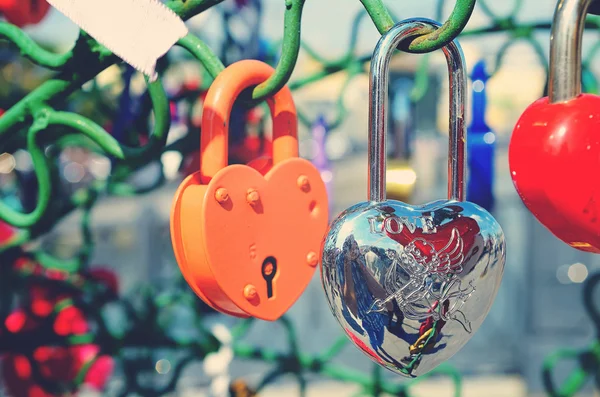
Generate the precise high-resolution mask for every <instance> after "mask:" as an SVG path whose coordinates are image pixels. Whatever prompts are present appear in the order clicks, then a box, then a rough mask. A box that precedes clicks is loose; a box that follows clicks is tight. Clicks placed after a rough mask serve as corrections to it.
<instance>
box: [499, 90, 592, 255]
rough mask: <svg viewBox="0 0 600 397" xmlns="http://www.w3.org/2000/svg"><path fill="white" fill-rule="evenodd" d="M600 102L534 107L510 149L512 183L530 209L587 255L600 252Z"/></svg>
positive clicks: (581, 99) (545, 101)
mask: <svg viewBox="0 0 600 397" xmlns="http://www.w3.org/2000/svg"><path fill="white" fill-rule="evenodd" d="M598 129H600V97H597V96H595V95H586V94H584V95H581V96H579V97H578V98H576V99H573V100H571V101H568V102H561V103H553V104H550V103H549V100H548V98H547V97H546V98H542V99H540V100H538V101H536V102H534V103H533V104H532V105H531V106H530V107H529V108H528V109H527V110H526V111H525V113H523V115H522V116H521V118H520V119H519V121H518V122H517V125H516V127H515V130H514V132H513V135H512V138H511V142H510V146H509V162H510V170H511V175H512V179H513V182H514V185H515V188H516V189H517V192H518V193H519V195H520V196H521V198H522V200H523V203H524V204H525V206H526V207H527V208H528V209H529V210H530V211H531V212H532V213H533V214H534V215H535V216H536V218H537V219H538V220H539V221H540V222H541V223H542V224H544V225H545V226H546V227H547V228H548V229H549V230H550V231H551V232H552V233H554V235H556V236H557V237H558V238H560V239H561V240H563V241H565V242H566V243H567V244H569V245H570V246H572V247H574V248H577V249H580V250H582V251H589V252H595V253H600V196H596V194H597V193H600V183H599V182H598V181H597V180H595V179H594V178H590V173H589V172H592V170H596V169H598V168H600V154H599V151H600V140H599V139H598V137H597V135H598V133H597V131H598Z"/></svg>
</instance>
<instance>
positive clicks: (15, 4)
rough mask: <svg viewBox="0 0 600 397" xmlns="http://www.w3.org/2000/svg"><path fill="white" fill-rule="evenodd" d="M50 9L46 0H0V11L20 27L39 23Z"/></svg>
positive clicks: (9, 20)
mask: <svg viewBox="0 0 600 397" xmlns="http://www.w3.org/2000/svg"><path fill="white" fill-rule="evenodd" d="M49 10H50V4H49V3H48V2H47V1H46V0H0V13H2V14H3V15H4V16H5V17H6V20H7V21H8V22H10V23H12V24H14V25H17V26H19V27H23V26H27V25H33V24H36V23H39V22H40V21H41V20H42V19H44V17H45V16H46V14H47V13H48V11H49Z"/></svg>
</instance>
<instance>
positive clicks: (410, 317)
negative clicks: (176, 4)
mask: <svg viewBox="0 0 600 397" xmlns="http://www.w3.org/2000/svg"><path fill="white" fill-rule="evenodd" d="M431 27H434V28H436V27H439V24H438V23H437V22H434V21H430V20H427V19H422V18H419V19H410V20H405V21H403V22H400V23H398V24H397V25H396V26H394V27H393V28H392V29H390V30H389V31H388V32H387V33H386V34H384V35H383V37H382V38H381V39H380V41H379V43H378V44H377V47H376V48H375V51H374V54H373V59H372V62H371V71H370V86H369V91H370V99H371V101H370V104H369V105H370V106H369V128H370V131H369V201H366V202H362V203H359V204H356V205H354V206H353V207H350V208H348V209H347V210H346V211H344V212H343V213H342V214H340V215H339V216H338V217H337V218H336V219H335V220H334V221H333V223H332V224H331V226H330V228H329V231H328V233H327V234H326V236H325V239H324V241H323V246H322V251H321V279H322V282H323V287H324V290H325V295H326V296H327V300H328V301H329V305H330V307H331V310H332V312H333V314H334V316H335V318H336V319H337V320H338V321H339V323H340V324H341V326H342V328H343V329H344V331H345V332H346V334H347V335H348V336H349V337H350V339H351V340H352V341H353V342H354V344H356V346H357V347H358V348H359V349H360V350H362V351H363V352H364V353H366V354H367V355H368V356H369V357H370V358H371V359H372V360H374V361H375V362H377V363H379V364H380V365H382V366H384V367H386V368H388V369H390V370H391V371H394V372H396V373H398V374H402V375H404V376H407V377H416V376H419V375H422V374H425V373H427V372H429V371H430V370H432V369H433V368H435V367H436V366H438V365H439V364H441V363H442V362H444V361H446V360H448V359H449V358H450V357H452V356H453V355H454V354H455V353H456V352H458V351H459V350H460V349H461V348H462V347H463V346H464V345H465V344H466V343H467V342H468V341H469V339H471V337H472V336H473V333H474V332H475V331H476V330H477V329H478V328H479V326H480V325H481V323H482V322H483V320H484V319H485V317H486V315H487V314H488V312H489V310H490V307H491V306H492V303H493V301H494V298H495V297H496V293H497V292H498V288H499V286H500V281H501V279H502V274H503V272H504V262H505V259H506V247H505V241H504V233H503V232H502V228H501V227H500V225H499V224H498V222H497V221H496V220H495V219H494V217H492V215H491V214H489V213H488V212H487V211H486V210H484V209H483V208H481V207H479V206H478V205H476V204H473V203H470V202H467V201H464V191H465V188H464V182H465V138H466V131H465V120H464V109H465V102H466V101H465V91H466V72H465V69H464V60H463V55H462V50H461V48H460V46H459V44H458V43H457V42H454V41H453V42H451V43H450V44H448V45H447V46H446V47H444V48H443V51H444V54H445V55H446V60H447V63H448V71H449V78H450V131H449V135H450V147H449V155H448V170H449V173H450V175H449V178H448V196H449V199H448V200H440V201H436V202H432V203H429V204H425V205H422V206H411V205H408V204H406V203H403V202H400V201H395V200H386V191H385V187H386V181H385V171H386V161H385V160H386V144H385V138H386V136H387V131H386V129H387V96H388V92H387V87H388V67H389V62H390V59H391V56H392V52H393V51H394V50H395V49H396V48H397V46H398V44H399V43H400V41H402V40H403V39H406V38H407V37H409V36H411V37H412V36H415V35H418V34H419V32H420V31H422V29H424V28H429V31H430V29H431Z"/></svg>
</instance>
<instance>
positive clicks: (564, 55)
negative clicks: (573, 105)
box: [548, 0, 592, 103]
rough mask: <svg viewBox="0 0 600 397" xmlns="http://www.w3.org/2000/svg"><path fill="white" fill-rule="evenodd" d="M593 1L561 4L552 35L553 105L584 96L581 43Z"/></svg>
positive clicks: (567, 0) (550, 79)
mask: <svg viewBox="0 0 600 397" xmlns="http://www.w3.org/2000/svg"><path fill="white" fill-rule="evenodd" d="M591 3H592V0H559V2H558V3H557V4H556V9H555V11H554V20H553V22H552V33H551V35H550V70H549V76H548V96H549V98H550V102H553V103H554V102H564V101H568V100H569V99H572V98H575V97H576V96H578V95H579V94H581V40H582V38H583V28H584V26H585V17H586V16H587V10H588V8H589V6H590V4H591Z"/></svg>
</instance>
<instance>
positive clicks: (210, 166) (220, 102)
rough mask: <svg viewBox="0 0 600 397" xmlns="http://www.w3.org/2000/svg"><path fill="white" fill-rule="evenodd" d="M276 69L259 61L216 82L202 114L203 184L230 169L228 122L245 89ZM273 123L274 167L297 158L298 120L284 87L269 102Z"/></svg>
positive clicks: (248, 62)
mask: <svg viewBox="0 0 600 397" xmlns="http://www.w3.org/2000/svg"><path fill="white" fill-rule="evenodd" d="M274 72H275V69H273V68H272V67H271V66H269V65H267V64H266V63H264V62H261V61H257V60H243V61H239V62H236V63H233V64H232V65H230V66H228V67H227V68H226V69H225V70H224V71H222V72H221V73H220V74H219V75H218V76H217V78H216V79H215V80H214V81H213V83H212V84H211V86H210V88H209V89H208V92H207V93H206V98H205V100H204V107H203V110H202V131H201V137H200V181H201V183H203V184H208V182H210V180H211V179H212V178H213V177H214V176H215V174H216V173H217V172H219V171H220V170H221V169H223V168H225V167H226V166H227V165H228V149H229V148H228V137H229V118H230V116H231V110H232V109H233V105H234V103H235V100H236V99H237V97H238V96H239V95H240V94H241V93H242V91H244V90H245V89H247V88H249V87H252V86H255V85H258V84H260V83H262V82H264V81H265V80H267V79H268V78H269V77H271V76H272V75H273V73H274ZM267 103H268V104H269V109H270V110H271V119H272V120H273V154H272V156H273V164H274V165H275V164H277V163H280V162H281V161H283V160H286V159H288V158H292V157H298V116H297V114H296V106H295V105H294V100H293V98H292V92H291V91H290V89H289V88H288V87H287V86H285V87H283V88H282V89H281V90H279V91H278V92H277V93H275V94H274V95H273V96H272V97H270V98H267Z"/></svg>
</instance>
